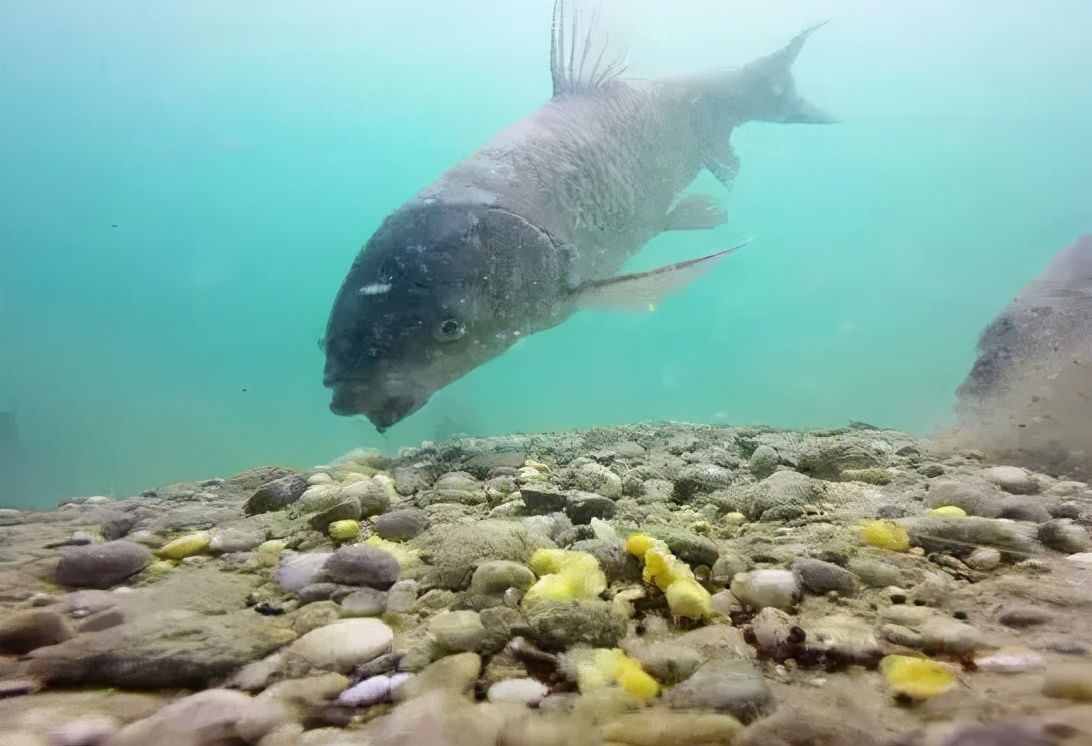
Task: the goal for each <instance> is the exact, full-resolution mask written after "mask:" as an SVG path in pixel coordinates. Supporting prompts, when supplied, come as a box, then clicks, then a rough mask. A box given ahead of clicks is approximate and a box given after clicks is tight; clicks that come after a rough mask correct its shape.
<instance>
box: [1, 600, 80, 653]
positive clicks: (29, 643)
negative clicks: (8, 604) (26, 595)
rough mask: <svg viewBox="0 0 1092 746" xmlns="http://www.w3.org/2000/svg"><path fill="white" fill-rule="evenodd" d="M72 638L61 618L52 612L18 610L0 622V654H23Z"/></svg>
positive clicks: (63, 619) (66, 624)
mask: <svg viewBox="0 0 1092 746" xmlns="http://www.w3.org/2000/svg"><path fill="white" fill-rule="evenodd" d="M70 637H72V631H71V630H70V629H69V628H68V623H67V622H66V621H65V618H64V617H63V616H61V615H60V614H58V613H57V612H55V611H48V610H45V609H33V610H27V611H19V612H16V613H14V614H11V615H10V616H7V617H4V618H3V619H0V653H6V654H9V655H23V654H25V653H29V652H30V651H31V650H35V649H37V648H41V647H45V646H46V645H56V644H57V643H59V642H64V641H65V640H67V639H68V638H70Z"/></svg>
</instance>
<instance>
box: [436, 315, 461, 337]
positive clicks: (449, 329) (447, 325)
mask: <svg viewBox="0 0 1092 746" xmlns="http://www.w3.org/2000/svg"><path fill="white" fill-rule="evenodd" d="M464 334H466V325H465V324H463V322H461V321H459V320H458V319H444V320H443V321H441V322H440V323H439V324H438V325H437V326H436V332H435V336H436V339H438V340H440V341H441V342H454V341H455V340H456V339H462V337H463V335H464Z"/></svg>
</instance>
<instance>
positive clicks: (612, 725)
mask: <svg viewBox="0 0 1092 746" xmlns="http://www.w3.org/2000/svg"><path fill="white" fill-rule="evenodd" d="M742 729H743V726H742V725H740V723H739V721H738V720H736V718H734V717H732V716H731V715H713V714H697V713H681V712H679V713H675V712H665V711H663V710H661V709H651V710H645V711H643V712H635V713H627V714H624V715H621V716H619V717H616V718H615V719H613V720H610V721H609V722H607V723H605V724H604V725H603V726H602V728H601V733H602V736H603V739H604V740H605V741H606V742H608V743H610V744H627V746H684V745H685V746H689V745H690V744H693V745H694V746H698V745H701V746H706V745H712V744H728V743H735V739H736V736H738V735H739V733H740V731H741V730H742ZM559 746H560V745H559Z"/></svg>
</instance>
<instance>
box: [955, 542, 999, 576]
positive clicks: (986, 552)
mask: <svg viewBox="0 0 1092 746" xmlns="http://www.w3.org/2000/svg"><path fill="white" fill-rule="evenodd" d="M964 563H965V564H966V565H967V567H970V568H971V569H972V570H979V571H981V572H989V571H990V570H996V569H997V568H998V567H1000V565H1001V552H999V551H998V550H996V549H994V548H993V547H978V548H977V549H975V550H974V551H973V552H971V553H970V555H969V556H968V557H967V558H966V559H965V560H964Z"/></svg>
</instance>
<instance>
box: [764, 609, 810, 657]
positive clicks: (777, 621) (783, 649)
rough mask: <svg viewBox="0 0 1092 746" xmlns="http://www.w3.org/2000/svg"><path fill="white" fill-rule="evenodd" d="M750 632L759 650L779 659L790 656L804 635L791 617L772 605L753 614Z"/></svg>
mask: <svg viewBox="0 0 1092 746" xmlns="http://www.w3.org/2000/svg"><path fill="white" fill-rule="evenodd" d="M751 632H752V634H754V638H755V647H757V648H758V650H759V652H761V653H762V654H763V655H766V656H769V657H771V658H773V659H774V660H779V661H780V660H784V659H786V658H789V657H792V654H793V653H794V652H795V651H796V649H797V647H798V646H799V645H800V644H801V643H803V642H804V637H805V636H804V634H803V630H802V629H800V628H799V627H797V625H796V620H795V619H794V618H793V617H791V616H789V615H788V614H786V613H785V612H784V611H782V610H781V609H775V608H774V607H772V606H767V607H766V608H765V609H762V610H761V611H760V612H758V613H757V614H755V617H754V619H752V620H751Z"/></svg>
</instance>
